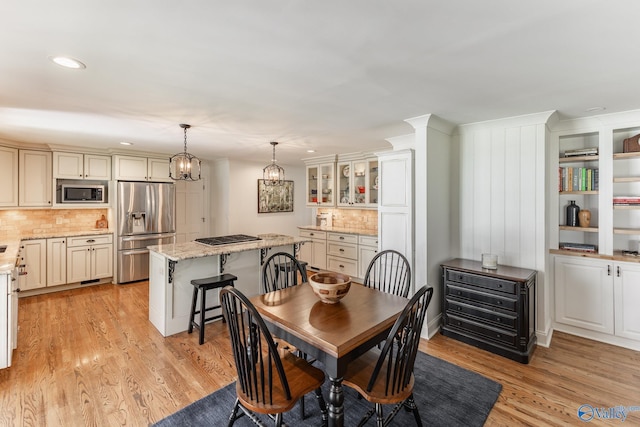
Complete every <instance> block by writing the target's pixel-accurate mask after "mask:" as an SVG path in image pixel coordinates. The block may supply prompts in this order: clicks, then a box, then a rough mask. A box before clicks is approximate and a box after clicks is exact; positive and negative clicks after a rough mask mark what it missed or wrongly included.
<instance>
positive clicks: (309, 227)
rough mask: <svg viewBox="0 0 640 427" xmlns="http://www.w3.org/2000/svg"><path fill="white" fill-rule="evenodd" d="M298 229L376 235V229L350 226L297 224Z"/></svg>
mask: <svg viewBox="0 0 640 427" xmlns="http://www.w3.org/2000/svg"><path fill="white" fill-rule="evenodd" d="M298 228H299V229H301V230H313V231H332V232H335V233H346V234H359V235H361V236H377V235H378V231H377V230H367V229H364V228H352V227H348V228H347V227H326V226H325V227H322V226H319V225H299V226H298Z"/></svg>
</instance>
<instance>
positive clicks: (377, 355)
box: [343, 286, 433, 427]
mask: <svg viewBox="0 0 640 427" xmlns="http://www.w3.org/2000/svg"><path fill="white" fill-rule="evenodd" d="M432 297H433V288H432V287H429V288H427V287H426V286H423V287H422V288H420V289H419V290H418V292H416V294H415V295H414V296H413V297H412V298H411V300H410V301H409V303H408V304H407V305H406V307H405V308H404V310H403V311H402V313H401V314H400V317H398V319H397V320H396V322H395V324H394V325H393V328H391V331H389V335H388V336H387V339H386V341H385V344H384V347H383V348H382V350H379V349H377V348H374V349H372V350H369V351H368V352H367V353H365V354H363V355H362V356H360V357H359V358H357V359H356V360H354V361H353V362H351V363H350V364H349V366H348V367H347V373H346V374H345V376H344V380H343V384H345V385H346V386H348V387H351V388H353V389H355V390H356V391H357V392H358V393H360V395H361V396H362V397H364V398H365V399H366V400H367V401H369V402H371V403H373V404H374V406H373V408H371V409H370V410H369V411H368V412H367V413H366V414H365V416H364V417H363V418H362V419H361V420H360V423H359V424H358V426H362V425H364V424H365V423H366V422H367V420H369V418H371V417H372V416H373V414H376V421H377V426H378V427H383V426H387V425H389V423H391V420H392V419H393V417H394V416H395V415H396V414H397V413H398V411H399V410H400V409H401V408H402V406H405V407H406V408H407V410H411V411H412V412H413V416H414V417H415V419H416V424H417V425H418V426H422V420H421V419H420V413H419V412H418V407H417V406H416V404H415V401H414V399H413V384H414V376H413V365H414V363H415V360H416V354H417V353H418V344H419V343H420V332H421V331H422V325H423V324H424V319H425V316H426V313H427V307H429V303H430V302H431V298H432ZM389 404H393V405H395V406H394V407H393V409H392V410H391V412H390V413H389V414H388V415H387V417H386V418H385V417H384V414H383V406H382V405H389Z"/></svg>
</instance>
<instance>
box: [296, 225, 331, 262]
mask: <svg viewBox="0 0 640 427" xmlns="http://www.w3.org/2000/svg"><path fill="white" fill-rule="evenodd" d="M300 237H306V238H309V239H311V241H310V242H307V243H305V244H303V245H302V246H300V253H299V254H298V258H299V259H300V260H302V261H306V262H307V263H308V264H309V267H310V268H312V269H315V270H325V269H326V268H327V233H326V232H325V231H315V230H300Z"/></svg>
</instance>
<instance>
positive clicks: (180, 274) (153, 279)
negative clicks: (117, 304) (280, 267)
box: [148, 234, 309, 337]
mask: <svg viewBox="0 0 640 427" xmlns="http://www.w3.org/2000/svg"><path fill="white" fill-rule="evenodd" d="M258 237H259V239H260V240H253V241H248V242H241V243H229V244H222V245H217V246H208V245H206V244H202V243H199V242H195V241H192V242H187V243H177V244H169V245H156V246H149V248H148V249H149V320H150V321H151V323H152V324H153V325H154V326H155V327H156V329H158V331H160V333H161V334H162V335H163V336H165V337H166V336H169V335H173V334H177V333H179V332H183V331H186V330H187V328H188V326H189V311H190V309H191V298H192V294H193V286H192V285H191V280H193V279H202V278H205V277H210V276H216V275H219V274H222V273H223V272H224V273H230V274H233V275H235V276H237V277H238V280H237V281H236V283H235V287H236V288H238V289H239V290H240V291H242V292H243V293H244V294H245V295H247V296H248V297H251V296H253V295H257V294H259V293H260V292H261V289H260V288H261V286H260V269H261V266H262V263H263V262H264V260H265V259H266V258H267V257H268V256H270V255H271V254H273V253H275V252H287V253H290V254H294V255H295V254H296V253H297V251H298V248H299V247H300V245H301V244H303V243H304V242H308V241H309V239H307V238H304V237H292V236H286V235H282V234H260V235H258ZM207 303H208V304H207V305H208V306H214V305H218V304H219V302H218V297H217V295H215V296H209V295H208V296H207Z"/></svg>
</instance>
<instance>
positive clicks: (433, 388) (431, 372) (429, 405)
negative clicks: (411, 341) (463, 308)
mask: <svg viewBox="0 0 640 427" xmlns="http://www.w3.org/2000/svg"><path fill="white" fill-rule="evenodd" d="M414 375H415V378H416V381H415V387H414V392H413V394H414V398H415V401H416V404H417V405H418V408H419V410H420V417H421V418H422V422H423V424H424V425H429V426H466V427H471V426H482V425H483V424H484V422H485V420H486V419H487V416H488V415H489V412H490V411H491V408H493V405H494V404H495V402H496V400H497V399H498V395H499V394H500V390H502V385H500V384H499V383H497V382H494V381H492V380H490V379H488V378H485V377H483V376H481V375H479V374H476V373H474V372H471V371H468V370H466V369H463V368H460V367H458V366H456V365H453V364H451V363H448V362H445V361H444V360H441V359H438V358H436V357H433V356H429V355H428V354H425V353H421V352H419V353H418V356H417V358H416V364H415V367H414ZM328 383H329V381H325V384H324V385H323V394H324V396H325V399H327V400H328V395H329V385H328ZM235 387H236V385H235V383H232V384H229V385H228V386H226V387H224V388H223V389H221V390H218V391H216V392H214V393H212V394H210V395H208V396H206V397H204V398H202V399H200V400H198V401H196V402H194V403H192V404H190V405H189V406H187V407H185V408H183V409H181V410H179V411H178V412H176V413H175V414H173V415H170V416H168V417H167V418H165V419H163V420H161V421H160V422H158V423H157V424H155V426H157V427H169V426H171V427H174V426H176V427H177V426H222V425H226V424H227V420H228V418H229V414H230V413H231V408H232V407H233V404H234V402H235V398H236V389H235ZM343 390H344V406H345V413H344V415H345V422H344V425H345V426H355V425H357V423H358V421H359V420H360V418H361V417H362V416H363V415H364V414H365V413H366V412H367V410H368V408H369V406H368V405H369V403H368V402H367V401H366V400H364V399H357V394H356V392H354V391H353V390H352V389H350V388H349V387H343ZM298 405H299V403H298V404H297V405H296V406H295V407H294V408H293V409H292V410H291V411H290V412H288V413H286V414H285V415H284V421H285V423H286V424H287V425H289V426H295V427H301V426H318V425H321V418H320V409H319V407H318V404H317V401H316V398H315V395H314V394H313V393H311V394H308V395H307V396H306V397H305V415H306V417H305V419H304V420H301V419H300V409H299V407H298ZM384 409H385V414H387V413H388V412H389V411H390V410H391V406H385V408H384ZM264 422H265V424H266V425H269V424H271V423H272V422H270V421H269V420H268V419H266V418H265V419H264ZM392 424H393V425H398V426H413V425H415V420H414V418H413V414H411V413H409V412H406V411H404V410H401V411H400V412H398V414H397V415H396V417H395V419H394V422H393V423H392ZM252 425H254V424H253V423H252V421H251V420H250V419H249V418H248V417H246V416H244V417H242V418H240V419H238V420H237V421H236V422H235V424H234V426H239V427H240V426H252ZM368 425H375V417H373V419H370V420H369V422H368Z"/></svg>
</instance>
